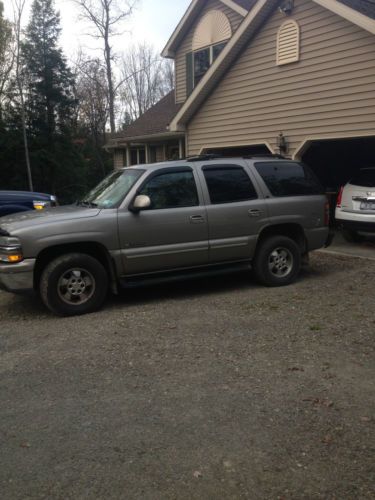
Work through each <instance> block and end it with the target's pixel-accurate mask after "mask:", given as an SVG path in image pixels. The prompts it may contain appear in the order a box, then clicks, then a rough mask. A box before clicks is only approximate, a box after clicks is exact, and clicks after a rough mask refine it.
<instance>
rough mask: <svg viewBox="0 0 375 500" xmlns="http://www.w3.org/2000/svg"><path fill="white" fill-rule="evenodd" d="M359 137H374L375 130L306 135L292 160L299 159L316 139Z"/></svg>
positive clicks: (333, 139)
mask: <svg viewBox="0 0 375 500" xmlns="http://www.w3.org/2000/svg"><path fill="white" fill-rule="evenodd" d="M361 137H375V132H362V133H361V132H356V133H354V134H352V133H350V132H348V133H342V134H339V133H337V134H331V135H329V134H326V135H324V134H323V135H312V136H308V137H306V138H305V139H304V140H303V141H302V142H301V144H300V145H299V146H298V148H297V149H296V150H295V152H294V154H293V156H292V159H293V160H300V159H301V157H302V155H303V154H304V153H305V152H306V151H307V149H308V148H309V146H310V144H311V143H312V142H316V141H337V140H340V139H343V140H345V139H360V138H361Z"/></svg>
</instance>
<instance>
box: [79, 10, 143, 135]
mask: <svg viewBox="0 0 375 500" xmlns="http://www.w3.org/2000/svg"><path fill="white" fill-rule="evenodd" d="M73 1H74V2H75V3H76V4H77V5H78V6H79V8H80V11H81V15H82V18H83V19H85V20H86V21H88V22H89V23H90V24H91V25H92V27H93V33H92V36H93V37H95V38H97V39H100V40H101V41H102V42H103V56H104V62H105V67H106V77H107V85H108V104H109V123H110V127H111V132H112V133H114V132H116V118H115V98H116V89H115V83H114V76H113V69H112V63H113V57H114V54H113V50H112V46H111V38H112V37H113V36H115V35H121V34H122V33H123V30H121V25H122V23H123V22H124V21H125V20H126V19H128V18H129V16H130V15H131V14H132V11H133V7H134V5H135V3H136V0H73Z"/></svg>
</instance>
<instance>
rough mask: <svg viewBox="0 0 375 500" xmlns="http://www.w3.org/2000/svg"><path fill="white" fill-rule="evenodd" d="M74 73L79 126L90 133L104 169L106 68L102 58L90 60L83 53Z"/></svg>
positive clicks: (106, 103)
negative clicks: (102, 152)
mask: <svg viewBox="0 0 375 500" xmlns="http://www.w3.org/2000/svg"><path fill="white" fill-rule="evenodd" d="M75 73H76V79H77V80H76V88H75V92H76V99H77V102H78V107H77V121H78V125H79V127H80V128H81V129H82V128H83V129H85V130H86V131H88V132H89V133H90V135H91V139H92V143H93V146H94V150H95V155H96V158H97V161H98V163H99V165H100V166H101V168H102V170H103V172H104V171H105V167H104V163H103V158H102V154H101V149H102V147H103V145H104V143H105V127H106V123H107V121H108V115H109V105H108V83H107V79H106V70H105V67H103V64H102V62H101V61H100V60H99V59H90V58H87V57H85V56H83V55H82V54H80V55H79V56H78V60H77V62H76V68H75Z"/></svg>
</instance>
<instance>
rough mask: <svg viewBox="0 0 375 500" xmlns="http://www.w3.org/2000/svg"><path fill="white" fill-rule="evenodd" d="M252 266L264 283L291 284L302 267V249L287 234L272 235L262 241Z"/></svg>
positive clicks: (275, 284) (269, 284) (272, 284)
mask: <svg viewBox="0 0 375 500" xmlns="http://www.w3.org/2000/svg"><path fill="white" fill-rule="evenodd" d="M252 267H253V271H254V274H255V276H256V278H257V280H258V281H259V282H260V283H261V284H262V285H265V286H284V285H289V284H290V283H292V282H293V281H294V280H295V279H296V278H297V276H298V273H299V271H300V269H301V249H300V247H299V246H298V244H297V243H296V242H295V241H294V240H292V239H291V238H288V237H287V236H271V237H269V238H267V239H265V240H263V241H262V242H261V243H260V246H259V247H258V249H257V251H256V255H255V258H254V260H253V264H252Z"/></svg>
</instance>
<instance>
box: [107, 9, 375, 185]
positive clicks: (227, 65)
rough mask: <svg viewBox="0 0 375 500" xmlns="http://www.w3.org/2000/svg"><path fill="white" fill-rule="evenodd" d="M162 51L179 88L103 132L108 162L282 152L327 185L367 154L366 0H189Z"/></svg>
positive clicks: (369, 46) (373, 107) (373, 88)
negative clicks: (110, 132) (123, 126)
mask: <svg viewBox="0 0 375 500" xmlns="http://www.w3.org/2000/svg"><path fill="white" fill-rule="evenodd" d="M163 56H165V57H169V58H173V59H174V61H175V69H176V91H175V93H173V94H171V95H169V96H167V97H166V98H164V99H163V100H162V101H160V102H159V103H158V104H157V105H156V106H155V107H154V108H152V109H151V110H150V111H148V112H147V113H146V114H145V115H143V117H141V118H140V119H139V120H138V121H137V122H135V123H134V124H132V125H131V126H130V127H128V129H127V130H126V131H125V132H123V133H122V134H119V135H118V136H117V137H114V138H112V139H111V141H110V142H109V144H108V147H109V148H111V149H112V150H113V151H114V159H115V166H117V167H118V166H122V165H131V164H135V163H144V162H146V163H148V162H154V161H160V160H164V159H169V158H176V157H183V156H184V155H188V156H191V155H199V154H203V153H219V154H223V155H245V154H256V153H265V152H268V153H282V154H284V155H285V156H287V157H291V158H297V159H302V160H304V161H306V162H307V163H308V164H310V165H311V166H312V167H313V168H314V169H315V171H316V172H317V174H318V175H319V176H320V177H321V179H322V180H323V182H324V183H325V184H326V185H327V186H333V187H334V186H337V185H338V184H340V183H342V182H343V181H345V180H346V179H347V178H348V177H349V176H350V175H351V174H352V172H353V170H354V169H355V168H359V167H361V166H366V165H368V164H369V163H371V162H372V164H375V154H374V152H375V2H374V1H372V0H371V1H370V0H340V1H338V0H294V1H292V0H283V1H277V0H257V1H256V0H193V1H192V2H191V4H190V6H189V8H188V10H187V11H186V13H185V15H184V17H183V18H182V20H181V21H180V23H179V25H178V26H177V28H176V30H175V31H174V33H173V35H172V36H171V38H170V40H169V41H168V43H167V45H166V47H165V49H164V51H163ZM146 124H147V125H146ZM137 127H138V128H137ZM139 127H140V128H139ZM147 127H148V128H147ZM150 127H151V128H150ZM137 134H138V135H137ZM134 151H136V152H134Z"/></svg>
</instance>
